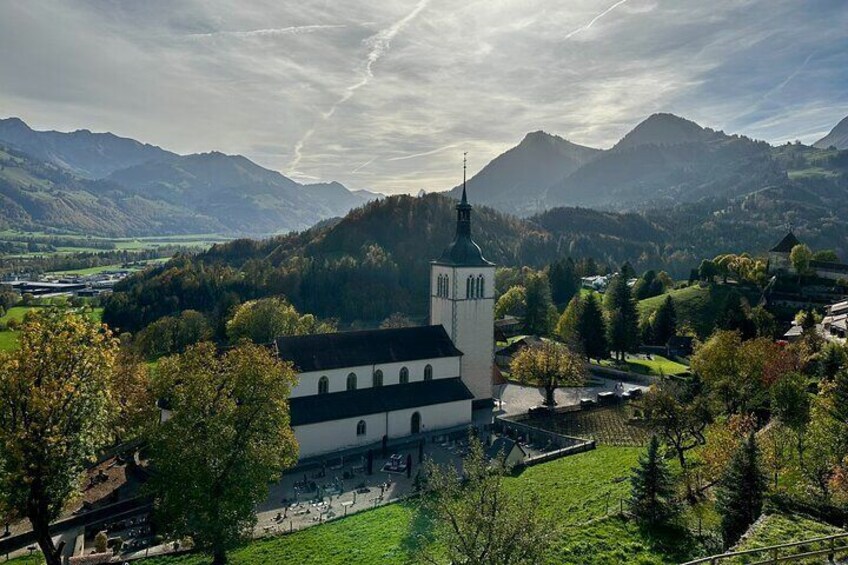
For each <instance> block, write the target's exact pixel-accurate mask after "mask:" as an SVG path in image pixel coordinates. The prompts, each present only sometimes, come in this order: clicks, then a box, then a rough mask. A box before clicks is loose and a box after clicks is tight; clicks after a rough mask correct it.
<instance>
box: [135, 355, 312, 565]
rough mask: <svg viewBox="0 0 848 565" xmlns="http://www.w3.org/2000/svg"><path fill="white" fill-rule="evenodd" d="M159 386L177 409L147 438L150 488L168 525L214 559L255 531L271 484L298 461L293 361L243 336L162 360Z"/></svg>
mask: <svg viewBox="0 0 848 565" xmlns="http://www.w3.org/2000/svg"><path fill="white" fill-rule="evenodd" d="M158 378H159V380H158V382H157V385H158V387H160V389H161V390H162V391H163V393H164V392H166V391H167V395H168V398H169V400H170V403H171V407H172V410H173V416H172V417H171V418H170V419H169V420H168V421H167V422H165V423H164V424H162V425H160V426H158V427H157V429H156V430H155V432H154V434H153V437H152V440H151V452H152V455H153V458H154V461H155V462H156V473H155V474H154V475H153V478H152V481H151V488H152V491H153V493H154V494H155V497H156V512H157V515H158V518H159V521H160V523H161V524H162V527H163V528H164V531H165V532H166V533H167V534H169V535H172V536H175V537H183V536H191V537H192V538H193V540H194V542H195V544H196V546H197V547H198V548H200V549H202V550H204V551H207V552H209V553H211V554H212V556H213V562H214V563H215V564H218V565H220V564H222V563H225V562H226V552H227V551H228V550H229V549H230V548H232V547H233V546H235V545H236V544H238V543H239V542H241V541H243V540H244V539H245V538H247V537H249V536H250V534H251V533H252V531H253V527H254V526H255V523H256V515H255V513H254V508H255V505H256V504H258V503H259V502H261V501H262V500H264V499H265V498H266V497H267V495H268V484H269V483H270V482H272V481H274V480H277V479H279V477H280V474H281V472H282V471H283V469H285V468H286V467H288V466H290V465H292V464H293V463H294V462H295V461H296V460H297V452H298V447H297V440H296V439H295V437H294V433H293V432H292V429H291V426H290V418H289V409H288V402H287V400H288V396H289V391H290V389H291V387H292V385H293V384H294V383H295V379H296V376H295V373H294V371H293V370H292V368H291V366H289V365H287V364H284V363H283V362H281V361H280V360H279V359H277V358H275V357H274V356H273V355H272V353H271V352H269V351H268V350H267V349H265V348H264V347H261V346H257V345H252V344H249V343H246V342H243V343H241V344H239V345H238V346H237V347H235V348H233V349H231V350H229V351H228V352H226V353H225V354H223V355H219V354H218V352H217V351H216V350H215V347H214V346H213V345H212V344H209V343H204V344H200V345H197V346H194V347H192V348H190V349H189V350H188V351H186V352H185V353H184V354H182V355H178V356H173V357H168V358H166V359H163V360H162V361H161V362H160V364H159V371H158Z"/></svg>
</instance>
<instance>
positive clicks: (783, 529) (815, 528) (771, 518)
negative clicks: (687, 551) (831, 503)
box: [735, 513, 845, 563]
mask: <svg viewBox="0 0 848 565" xmlns="http://www.w3.org/2000/svg"><path fill="white" fill-rule="evenodd" d="M841 533H845V530H843V529H840V528H837V527H835V526H831V525H830V524H825V523H823V522H818V521H816V520H814V519H812V518H810V517H808V516H803V515H799V514H783V513H773V514H768V515H767V516H765V517H764V518H763V519H762V520H761V521H760V523H759V524H757V525H755V526H754V527H753V529H752V530H751V531H750V532H749V536H748V537H747V538H745V540H743V541H742V542H740V543H739V546H738V547H736V548H735V549H736V550H738V551H742V550H746V549H756V548H758V547H768V546H770V545H779V544H784V543H791V542H796V541H804V540H808V539H814V538H821V537H826V536H830V535H834V534H841ZM842 545H844V543H843V544H842ZM818 549H824V546H822V544H815V545H811V546H799V547H795V548H792V549H786V550H783V551H781V555H793V554H797V553H801V552H804V551H813V550H818ZM753 557H756V556H753ZM766 557H769V556H768V555H765V554H763V555H762V557H761V558H762V559H765V558H766ZM749 561H753V559H750V560H749ZM824 561H825V560H824V559H822V558H819V559H816V560H805V561H799V563H823V562H824ZM739 562H740V563H742V561H741V560H740V561H739Z"/></svg>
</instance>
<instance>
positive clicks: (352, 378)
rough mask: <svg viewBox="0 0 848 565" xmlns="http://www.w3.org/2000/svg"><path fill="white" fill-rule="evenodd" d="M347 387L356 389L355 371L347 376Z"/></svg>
mask: <svg viewBox="0 0 848 565" xmlns="http://www.w3.org/2000/svg"><path fill="white" fill-rule="evenodd" d="M347 389H348V390H356V373H351V374H349V375H348V376H347Z"/></svg>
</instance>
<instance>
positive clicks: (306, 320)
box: [227, 298, 335, 344]
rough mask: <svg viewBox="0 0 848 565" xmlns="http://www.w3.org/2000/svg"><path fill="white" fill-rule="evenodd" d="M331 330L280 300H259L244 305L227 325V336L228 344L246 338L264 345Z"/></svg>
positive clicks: (312, 317)
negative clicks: (276, 340)
mask: <svg viewBox="0 0 848 565" xmlns="http://www.w3.org/2000/svg"><path fill="white" fill-rule="evenodd" d="M334 330H335V327H334V326H333V325H332V324H328V323H326V322H319V321H318V320H316V319H315V316H313V315H312V314H304V315H301V314H300V313H299V312H298V311H297V310H295V308H294V306H292V305H291V304H289V303H288V302H286V301H285V300H283V299H282V298H261V299H259V300H251V301H249V302H245V303H244V304H242V305H241V306H239V307H238V309H237V310H236V311H235V313H234V314H233V317H232V318H231V319H230V321H229V322H227V337H228V338H229V339H230V341H231V342H236V341H238V340H239V339H241V338H247V339H249V340H250V341H252V342H253V343H259V344H265V343H270V342H272V341H274V340H275V339H276V338H278V337H280V336H284V335H302V334H313V333H326V332H331V331H334Z"/></svg>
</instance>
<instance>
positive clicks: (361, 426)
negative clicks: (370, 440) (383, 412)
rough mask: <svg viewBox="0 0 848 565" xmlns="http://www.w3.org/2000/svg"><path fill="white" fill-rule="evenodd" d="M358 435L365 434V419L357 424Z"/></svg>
mask: <svg viewBox="0 0 848 565" xmlns="http://www.w3.org/2000/svg"><path fill="white" fill-rule="evenodd" d="M356 435H358V436H364V435H365V420H359V422H357V424H356Z"/></svg>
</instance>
